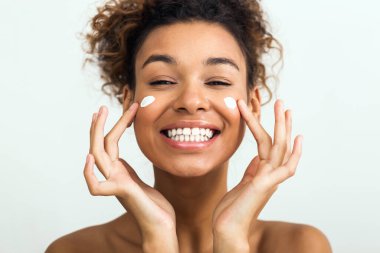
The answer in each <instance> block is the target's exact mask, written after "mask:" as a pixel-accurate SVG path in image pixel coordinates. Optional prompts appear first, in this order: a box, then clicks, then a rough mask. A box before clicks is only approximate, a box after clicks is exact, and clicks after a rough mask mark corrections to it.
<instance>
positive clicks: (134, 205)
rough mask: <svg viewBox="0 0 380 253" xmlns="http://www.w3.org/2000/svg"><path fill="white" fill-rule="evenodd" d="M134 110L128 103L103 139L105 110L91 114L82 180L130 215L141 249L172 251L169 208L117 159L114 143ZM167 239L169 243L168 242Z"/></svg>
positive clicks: (173, 226)
mask: <svg viewBox="0 0 380 253" xmlns="http://www.w3.org/2000/svg"><path fill="white" fill-rule="evenodd" d="M138 107H139V105H138V103H134V104H132V105H131V107H130V108H129V109H128V110H127V111H125V112H124V113H123V115H122V116H121V118H120V119H119V120H118V122H117V123H116V125H115V126H114V127H113V128H112V130H111V131H110V132H109V133H108V134H107V135H106V136H105V137H104V125H105V121H106V118H107V114H108V111H107V108H106V107H105V106H102V107H100V110H99V112H98V113H94V115H93V117H92V123H91V129H90V151H89V154H88V156H87V159H86V165H85V168H84V177H85V179H86V182H87V186H88V189H89V191H90V193H91V194H92V195H94V196H112V195H114V196H116V197H117V199H118V200H119V201H120V203H121V204H122V205H123V207H124V208H125V209H126V210H127V211H128V212H130V213H131V214H132V215H133V217H134V218H135V219H136V221H137V223H138V225H139V227H140V230H141V234H142V237H143V238H142V239H143V246H144V248H147V249H148V248H150V249H152V250H153V248H156V247H160V245H157V244H165V245H164V246H166V247H167V246H168V243H169V245H171V246H170V248H172V249H167V250H165V252H175V251H176V249H177V248H178V242H177V238H176V224H175V223H176V222H175V221H176V219H175V213H174V209H173V207H172V205H171V204H170V203H169V202H168V201H167V200H166V199H165V198H164V197H163V196H162V195H161V193H159V192H158V191H157V190H155V189H153V188H152V187H150V186H149V185H147V184H145V183H144V182H143V181H142V180H141V179H140V178H139V177H138V176H137V174H136V172H135V171H134V170H133V169H132V167H131V166H130V165H129V164H128V163H127V162H126V161H125V160H123V159H121V158H119V147H118V142H119V140H120V137H121V136H122V134H123V133H124V131H125V129H126V128H128V127H129V126H130V125H131V124H132V122H133V119H134V117H135V115H136V112H137V110H138ZM94 164H96V166H97V168H98V169H99V171H100V172H101V173H102V174H103V176H104V177H105V180H104V181H100V182H99V181H98V179H97V178H96V176H95V174H94V171H93V167H94ZM171 235H172V236H171ZM174 237H175V238H174ZM170 238H171V240H172V241H173V242H168V240H170ZM163 249H164V248H163ZM147 251H150V250H147ZM153 251H154V250H153ZM155 252H158V251H155Z"/></svg>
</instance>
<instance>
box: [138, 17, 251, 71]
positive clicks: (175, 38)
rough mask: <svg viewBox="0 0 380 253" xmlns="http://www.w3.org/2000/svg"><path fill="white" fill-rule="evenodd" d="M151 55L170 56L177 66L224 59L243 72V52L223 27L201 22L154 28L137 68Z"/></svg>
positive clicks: (145, 43)
mask: <svg viewBox="0 0 380 253" xmlns="http://www.w3.org/2000/svg"><path fill="white" fill-rule="evenodd" d="M152 54H169V55H172V56H174V57H175V58H176V59H178V61H179V63H180V64H181V63H185V62H187V63H189V62H191V61H194V63H199V62H200V61H203V60H204V59H206V58H207V57H226V58H231V59H233V60H234V61H235V62H236V63H238V65H239V68H240V69H242V70H243V69H245V64H244V56H243V53H242V51H241V49H240V47H239V45H238V43H237V41H236V40H235V38H234V37H233V35H232V34H231V33H230V32H228V31H227V30H226V29H225V28H224V27H223V26H221V25H219V24H213V23H212V24H211V23H206V22H202V21H196V22H188V23H175V24H171V25H165V26H161V27H159V28H156V29H154V30H153V31H152V32H150V34H149V35H148V36H147V38H146V40H145V41H144V43H143V45H142V47H141V49H140V50H139V52H138V54H137V56H136V67H137V69H138V68H141V66H142V64H143V61H144V60H145V59H146V58H147V57H149V56H150V55H152Z"/></svg>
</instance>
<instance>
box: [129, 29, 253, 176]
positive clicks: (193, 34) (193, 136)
mask: <svg viewBox="0 0 380 253" xmlns="http://www.w3.org/2000/svg"><path fill="white" fill-rule="evenodd" d="M135 64H136V65H135V69H136V90H135V92H134V100H135V101H138V102H140V103H141V102H142V101H143V99H144V98H145V97H147V96H153V97H154V98H155V100H154V102H153V103H151V104H150V105H147V106H146V107H141V108H140V109H139V110H138V112H137V114H136V117H135V121H134V130H135V134H136V138H137V142H138V144H139V146H140V148H141V150H142V152H143V153H144V154H145V155H146V157H147V158H148V159H149V160H150V161H151V162H152V163H153V165H154V166H156V167H157V168H159V169H161V170H164V171H166V172H168V173H171V174H173V175H176V176H184V177H190V176H201V175H204V174H206V173H208V172H210V171H211V170H213V169H217V168H218V167H220V166H222V165H224V164H226V162H227V161H228V159H229V158H230V157H231V156H232V154H233V153H234V152H235V151H236V149H237V148H238V146H239V145H240V143H241V141H242V138H243V135H244V129H245V124H244V122H243V121H242V119H241V117H240V113H239V110H238V109H237V107H233V103H232V106H231V105H230V107H228V106H227V104H226V102H225V98H228V97H230V98H233V99H234V100H235V101H236V100H237V99H240V98H242V99H245V100H246V101H247V84H246V65H245V60H244V56H243V54H242V52H241V50H240V48H239V46H238V44H237V42H236V41H235V39H234V38H233V36H232V35H231V34H230V33H229V32H227V30H225V29H224V28H223V27H222V26H220V25H216V24H209V23H205V22H192V23H176V24H173V25H167V26H163V27H160V28H157V29H155V30H153V31H152V32H151V33H150V34H149V35H148V37H147V38H146V40H145V42H144V43H143V45H142V47H141V49H140V50H139V52H138V54H137V56H136V63H135ZM227 101H228V99H227ZM232 101H233V100H232ZM230 102H231V99H230ZM126 103H127V102H126ZM197 128H199V129H198V130H197ZM202 128H203V129H204V130H202ZM173 129H176V130H175V131H173ZM178 129H180V130H179V131H178ZM181 131H182V133H181ZM174 132H175V133H174ZM173 135H175V136H178V137H175V136H174V137H171V136H173ZM181 135H182V136H181ZM186 135H187V136H186ZM211 135H212V136H211ZM210 137H211V138H210ZM176 138H177V139H176Z"/></svg>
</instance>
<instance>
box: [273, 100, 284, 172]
mask: <svg viewBox="0 0 380 253" xmlns="http://www.w3.org/2000/svg"><path fill="white" fill-rule="evenodd" d="M274 114H275V125H274V142H273V146H272V149H271V152H270V163H271V164H272V165H273V167H274V168H277V167H278V166H280V165H282V161H283V160H284V157H285V153H286V125H285V113H284V108H283V102H282V100H280V99H278V100H277V101H276V103H275V104H274Z"/></svg>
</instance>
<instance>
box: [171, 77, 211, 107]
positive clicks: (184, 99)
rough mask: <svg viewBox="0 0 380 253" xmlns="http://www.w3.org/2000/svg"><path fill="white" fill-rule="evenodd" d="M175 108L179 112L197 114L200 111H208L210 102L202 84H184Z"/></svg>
mask: <svg viewBox="0 0 380 253" xmlns="http://www.w3.org/2000/svg"><path fill="white" fill-rule="evenodd" d="M173 108H174V110H175V111H177V112H182V113H188V114H196V113H197V112H200V111H208V110H209V108H210V104H209V100H208V99H207V97H206V92H205V91H204V89H203V87H202V85H200V84H199V83H191V84H183V85H182V87H181V89H180V90H179V94H178V96H177V97H176V98H175V101H174V103H173Z"/></svg>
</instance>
